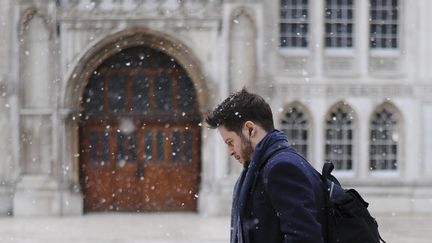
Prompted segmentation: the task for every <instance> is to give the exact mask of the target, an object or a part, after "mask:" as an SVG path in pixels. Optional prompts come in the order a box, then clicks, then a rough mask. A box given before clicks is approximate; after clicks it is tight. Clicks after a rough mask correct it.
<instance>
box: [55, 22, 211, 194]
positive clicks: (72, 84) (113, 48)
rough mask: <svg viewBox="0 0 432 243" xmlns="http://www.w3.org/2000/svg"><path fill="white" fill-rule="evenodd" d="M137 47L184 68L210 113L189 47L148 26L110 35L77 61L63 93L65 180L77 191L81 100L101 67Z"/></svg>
mask: <svg viewBox="0 0 432 243" xmlns="http://www.w3.org/2000/svg"><path fill="white" fill-rule="evenodd" d="M135 47H144V48H148V49H153V50H155V51H160V52H162V53H163V54H166V56H168V57H171V58H172V59H174V60H175V62H176V63H178V64H179V65H180V66H181V67H182V69H184V71H185V72H186V74H187V76H188V77H189V79H190V81H192V82H191V83H193V86H194V89H195V93H196V98H197V99H196V103H197V107H198V109H199V112H200V113H201V114H202V113H204V112H205V111H207V110H208V107H207V106H208V105H209V103H208V99H209V97H210V94H209V92H208V88H207V80H206V79H207V77H206V75H204V73H203V70H202V68H201V64H200V62H199V59H198V58H197V57H196V56H195V55H194V53H193V51H192V49H191V48H189V47H188V46H187V45H186V44H184V43H183V42H181V41H179V40H177V39H175V38H173V37H171V36H169V35H167V34H164V33H161V32H157V31H153V30H150V29H147V28H144V27H133V28H128V29H126V30H123V31H120V32H116V33H113V34H111V35H108V36H107V37H105V38H103V39H102V40H100V41H99V42H97V43H96V44H95V45H93V46H91V47H89V48H88V49H87V50H85V51H83V54H82V56H81V57H80V58H78V59H77V62H76V64H75V68H74V69H73V70H72V71H71V72H70V73H69V75H68V77H69V79H68V80H67V83H66V84H65V87H64V89H62V93H61V96H62V97H61V99H60V100H61V102H62V104H61V106H62V107H63V108H65V114H64V115H65V117H64V119H65V120H64V126H65V129H64V143H65V148H66V149H65V150H64V151H63V153H64V158H65V163H66V166H70V167H71V168H72V169H71V172H70V173H69V174H68V175H67V176H66V177H67V178H65V180H68V181H69V183H70V184H71V185H72V186H73V187H74V188H81V189H82V187H80V178H81V177H80V165H81V158H80V156H76V155H80V154H81V153H80V152H81V150H80V146H81V145H82V143H81V141H80V133H79V131H80V129H81V128H82V127H81V126H80V123H79V122H80V112H81V109H82V108H81V99H82V97H83V95H84V91H85V90H86V86H87V84H88V82H89V80H90V78H91V76H92V75H93V72H94V71H95V70H97V69H98V67H99V66H101V65H102V64H103V63H105V62H106V61H107V60H109V59H110V58H111V57H113V56H116V54H120V53H122V52H123V51H127V49H131V48H135ZM197 125H198V124H197ZM194 129H195V128H194ZM197 129H198V128H197ZM198 133H199V132H198ZM182 136H183V135H182ZM196 138H197V139H195V140H197V141H199V140H200V138H201V135H197V136H196ZM195 140H194V141H195ZM197 143H198V142H197ZM198 146H200V144H198ZM196 154H199V153H196ZM194 156H195V155H194ZM197 156H198V155H197ZM195 157H196V156H195ZM185 178H186V177H185ZM187 178H190V177H187ZM81 193H83V191H81ZM82 196H84V194H82Z"/></svg>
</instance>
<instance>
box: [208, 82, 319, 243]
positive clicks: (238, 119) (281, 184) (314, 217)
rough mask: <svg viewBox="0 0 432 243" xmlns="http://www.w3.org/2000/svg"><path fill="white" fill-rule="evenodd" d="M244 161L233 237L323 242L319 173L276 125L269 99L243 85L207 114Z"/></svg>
mask: <svg viewBox="0 0 432 243" xmlns="http://www.w3.org/2000/svg"><path fill="white" fill-rule="evenodd" d="M206 121H207V123H208V124H209V126H210V127H211V128H217V129H218V131H219V133H220V134H221V136H222V138H223V140H224V141H225V143H226V144H227V146H228V153H229V155H230V156H233V157H234V158H235V159H236V160H238V161H239V162H240V163H241V164H242V165H243V167H244V169H243V171H242V173H241V175H240V177H239V179H238V180H237V183H236V185H235V187H234V195H233V205H232V212H231V243H279V242H285V243H294V242H295V243H299V242H304V243H322V242H324V239H325V238H326V235H325V228H326V225H325V213H324V210H325V208H324V195H323V189H322V186H321V178H320V174H319V173H318V172H317V171H316V170H315V169H314V168H313V167H312V166H311V165H310V164H309V163H308V162H307V161H306V160H305V159H304V158H303V157H302V156H301V155H299V154H298V153H297V152H296V151H295V150H294V149H292V148H291V147H289V145H288V140H287V138H286V136H285V135H284V134H283V133H282V132H280V131H278V130H275V129H274V124H273V115H272V111H271V109H270V106H269V105H268V104H267V103H266V102H265V100H264V99H263V98H262V97H260V96H258V95H256V94H252V93H249V92H247V91H246V90H245V89H243V90H241V91H240V92H237V93H234V94H232V95H231V96H229V97H228V98H227V99H225V100H224V101H223V102H222V103H221V104H219V105H218V106H217V107H216V108H215V109H214V110H213V111H212V112H210V113H209V114H208V116H207V118H206Z"/></svg>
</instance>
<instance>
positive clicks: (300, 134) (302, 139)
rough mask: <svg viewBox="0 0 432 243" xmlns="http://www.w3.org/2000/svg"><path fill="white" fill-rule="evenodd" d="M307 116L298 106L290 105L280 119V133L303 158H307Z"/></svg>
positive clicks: (308, 123)
mask: <svg viewBox="0 0 432 243" xmlns="http://www.w3.org/2000/svg"><path fill="white" fill-rule="evenodd" d="M308 117H309V116H308V115H307V112H306V111H305V109H304V108H303V107H302V106H300V105H298V104H294V105H290V106H289V107H288V108H287V109H286V110H285V113H284V115H283V117H282V119H281V131H283V132H284V133H285V134H286V135H287V137H288V142H289V143H290V145H291V146H292V147H293V148H294V149H295V150H297V152H299V153H300V154H301V155H303V156H304V157H306V158H307V157H308V152H309V148H308V142H309V137H310V135H309V128H310V121H309V118H308Z"/></svg>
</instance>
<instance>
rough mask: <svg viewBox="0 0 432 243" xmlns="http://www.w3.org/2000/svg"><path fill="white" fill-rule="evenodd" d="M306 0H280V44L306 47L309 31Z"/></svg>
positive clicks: (290, 46) (282, 45) (289, 46)
mask: <svg viewBox="0 0 432 243" xmlns="http://www.w3.org/2000/svg"><path fill="white" fill-rule="evenodd" d="M308 22H309V13H308V0H281V8H280V26H279V27H280V46H281V47H287V48H306V47H307V45H308V32H309V23H308Z"/></svg>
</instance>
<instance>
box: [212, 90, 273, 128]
mask: <svg viewBox="0 0 432 243" xmlns="http://www.w3.org/2000/svg"><path fill="white" fill-rule="evenodd" d="M246 121H253V122H255V123H257V124H258V125H260V126H261V127H262V128H263V129H264V130H266V131H267V132H270V131H271V130H273V129H274V124H273V114H272V111H271V109H270V106H269V104H268V103H267V102H265V100H264V99H263V98H262V97H261V96H259V95H257V94H253V93H249V92H248V91H247V90H246V89H245V88H243V89H242V90H241V91H239V92H235V93H233V94H231V95H230V96H229V97H228V98H226V99H225V100H224V101H223V102H222V103H220V104H219V105H218V106H217V107H216V108H215V109H214V110H213V111H212V112H210V113H209V114H208V115H207V118H206V122H207V124H209V126H210V128H213V129H214V128H217V127H219V126H224V127H225V128H226V129H227V130H228V131H234V132H235V133H237V134H239V135H240V134H241V130H242V126H243V124H244V123H245V122H246Z"/></svg>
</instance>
